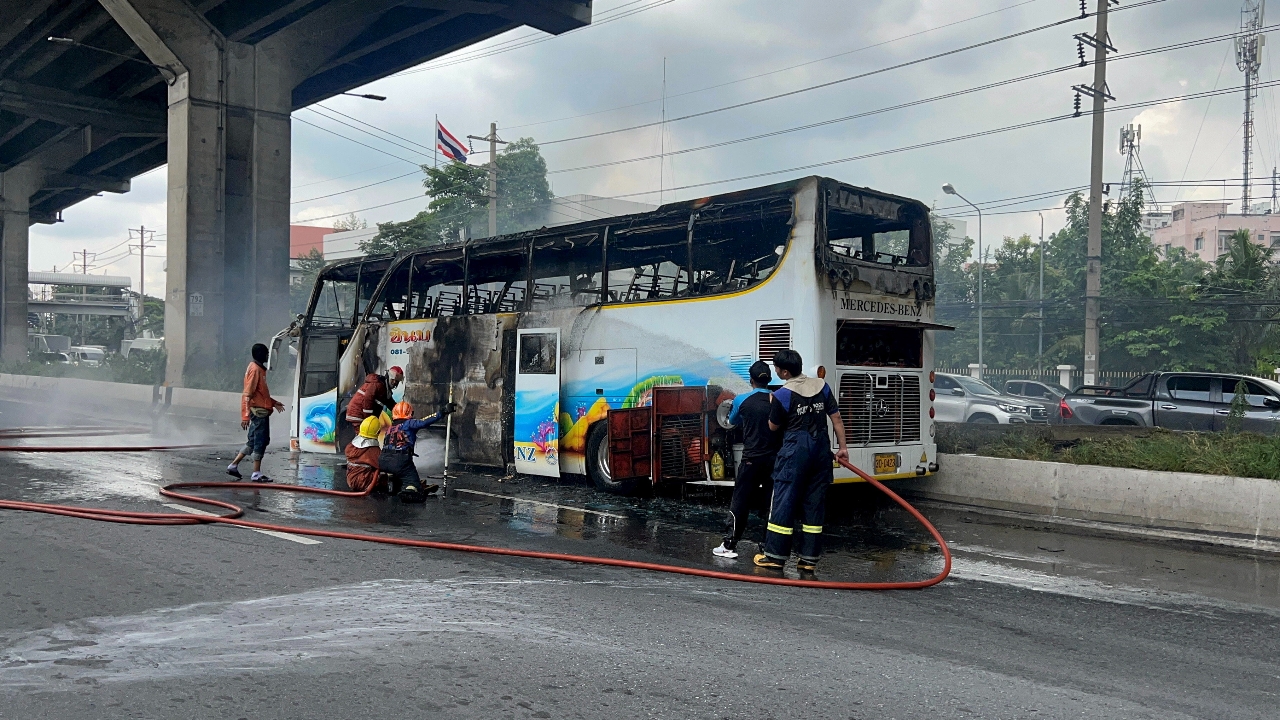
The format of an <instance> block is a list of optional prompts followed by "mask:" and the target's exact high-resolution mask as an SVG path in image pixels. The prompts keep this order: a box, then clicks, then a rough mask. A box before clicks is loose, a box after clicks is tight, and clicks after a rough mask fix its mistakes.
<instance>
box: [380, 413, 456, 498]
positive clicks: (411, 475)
mask: <svg viewBox="0 0 1280 720" xmlns="http://www.w3.org/2000/svg"><path fill="white" fill-rule="evenodd" d="M456 409H457V405H455V404H453V403H447V404H445V405H442V406H441V407H440V410H439V412H437V413H435V414H434V415H431V416H430V417H425V418H422V419H421V420H417V419H415V418H414V417H413V406H412V405H410V404H409V403H408V402H406V401H404V400H401V401H400V402H398V403H396V404H395V407H393V408H391V427H389V428H387V433H386V435H385V436H384V437H383V443H382V456H381V458H380V459H379V462H378V467H379V468H380V469H381V470H382V472H384V473H386V474H387V475H388V476H390V479H391V481H392V486H393V487H394V486H395V485H396V484H399V486H400V489H399V497H400V501H401V502H422V501H423V500H425V499H426V497H427V496H428V495H430V494H431V493H434V492H435V491H436V490H438V489H440V487H439V486H438V485H428V486H426V487H423V485H422V478H420V477H419V476H418V468H416V467H414V465H413V458H414V452H413V449H414V446H415V445H417V442H418V431H419V430H421V429H423V428H425V427H427V426H429V425H431V424H433V423H435V422H436V421H437V420H439V419H440V418H442V417H444V416H446V415H448V414H449V413H451V412H453V411H454V410H456Z"/></svg>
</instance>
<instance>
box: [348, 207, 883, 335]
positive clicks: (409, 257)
mask: <svg viewBox="0 0 1280 720" xmlns="http://www.w3.org/2000/svg"><path fill="white" fill-rule="evenodd" d="M821 197H822V196H821V193H820V194H819V198H820V200H819V202H821ZM779 201H782V202H785V204H786V210H785V212H786V213H787V214H788V217H787V219H786V221H785V225H787V226H788V227H789V228H791V229H790V230H789V231H788V232H787V233H786V234H785V235H783V236H781V237H779V238H778V239H777V241H776V243H777V244H776V245H775V247H777V246H781V247H782V248H783V252H782V254H781V255H780V256H779V257H778V260H777V261H776V262H775V263H774V264H773V265H772V266H771V267H770V268H769V269H768V271H767V272H766V273H763V274H762V276H761V277H760V278H759V279H757V280H755V281H754V282H753V284H752V285H751V286H749V287H748V288H744V289H739V288H733V287H726V285H728V283H727V282H722V283H719V284H717V285H716V287H717V289H716V290H713V291H709V292H708V291H704V292H699V293H695V292H693V289H694V288H695V287H696V286H697V283H694V282H693V276H694V273H695V272H697V270H696V267H695V263H696V257H697V255H696V252H697V234H696V233H697V228H698V226H699V223H700V222H703V223H706V222H715V221H716V219H714V218H722V217H733V216H736V215H743V214H744V213H734V212H733V210H734V208H740V207H748V206H754V207H755V208H757V209H758V210H759V211H760V216H761V217H762V218H765V217H773V216H777V217H780V216H781V215H782V214H783V212H782V211H778V210H776V209H775V208H773V207H771V206H775V205H778V204H780V203H779ZM797 202H799V194H798V188H796V187H795V186H789V187H788V188H787V190H786V191H785V194H784V193H782V192H778V191H775V192H774V193H768V194H762V195H760V196H758V197H752V198H750V199H741V198H732V199H728V200H726V201H725V202H720V203H717V202H715V201H714V200H712V201H710V202H708V201H705V200H703V201H691V202H689V203H687V204H686V205H685V206H684V207H681V208H677V209H670V210H665V211H663V210H661V209H659V210H655V211H653V212H652V213H644V214H637V215H633V216H629V217H628V216H623V217H622V218H608V219H607V221H604V222H599V223H575V224H573V225H565V226H558V227H555V228H546V229H543V230H539V231H534V232H529V233H519V234H515V235H510V236H505V237H501V236H500V237H498V238H483V239H481V240H480V241H475V240H470V239H468V240H465V241H463V242H462V243H455V244H450V245H442V246H437V247H431V248H419V249H415V250H410V251H405V252H404V253H403V254H401V255H397V256H395V257H392V258H390V260H391V263H390V265H389V266H388V267H387V268H386V270H385V271H383V274H382V278H381V279H380V281H379V283H378V286H377V287H376V289H375V290H374V293H373V297H372V298H370V302H369V304H368V305H366V306H365V307H363V308H360V309H359V310H358V313H357V322H368V321H369V320H370V319H371V318H370V317H369V310H370V308H372V307H374V306H376V305H377V302H378V299H379V298H380V297H381V296H382V295H383V294H385V292H386V285H387V283H388V281H389V279H390V278H392V277H394V275H395V272H396V271H397V270H398V269H399V266H400V264H401V263H404V262H410V263H415V260H416V259H417V258H420V257H423V256H437V255H443V254H445V253H450V252H455V253H456V252H459V251H461V255H462V258H461V260H462V265H463V286H462V287H463V292H464V296H463V297H464V298H466V297H467V295H466V294H465V293H469V292H470V288H471V282H472V278H471V273H470V264H471V258H472V256H473V254H474V253H475V252H476V251H477V250H478V249H479V248H481V247H487V246H489V245H490V244H501V243H503V242H511V243H512V244H515V243H516V242H518V243H519V252H520V253H521V254H522V255H523V263H524V274H523V277H524V280H525V288H526V291H525V296H524V300H523V302H522V305H521V307H520V308H519V309H518V310H517V311H516V312H530V311H531V309H532V306H533V292H532V291H531V288H532V287H533V282H534V277H533V276H534V263H533V260H534V258H533V253H534V244H535V243H536V241H537V240H538V239H542V238H564V237H572V236H579V235H583V234H587V233H596V234H599V235H601V239H602V242H601V252H600V274H601V283H600V285H601V287H600V292H599V296H598V300H597V301H596V302H592V303H588V304H585V305H572V306H566V307H581V308H588V307H601V306H608V307H621V306H627V305H644V304H647V303H657V302H669V301H672V300H687V299H712V298H716V297H721V296H729V295H734V294H736V293H738V292H743V291H745V290H750V289H752V288H754V287H757V286H759V285H760V284H763V283H764V282H766V281H768V280H769V279H770V278H771V277H772V276H773V274H774V273H775V272H777V270H778V268H779V267H780V266H781V265H782V261H783V259H784V258H785V257H786V253H787V252H788V251H789V250H790V248H791V245H792V243H793V241H794V239H795V238H794V228H795V225H796V218H797V214H798V213H797V207H796V203H797ZM815 209H817V208H815ZM713 211H715V215H714V218H710V217H709V213H712V212H713ZM677 218H679V220H677ZM673 221H676V222H673ZM677 223H679V224H677ZM673 225H674V226H675V227H679V226H680V225H683V226H684V232H685V238H684V243H683V245H684V252H683V257H681V258H678V259H677V258H672V259H670V260H668V261H669V262H672V264H675V265H676V266H677V267H679V268H681V270H683V272H684V274H685V278H686V279H687V280H688V282H687V283H686V287H685V288H684V289H683V290H679V289H677V290H675V294H674V295H673V296H671V297H659V298H646V299H642V300H634V301H631V302H625V301H621V300H611V299H610V296H609V290H610V289H611V287H612V286H611V285H610V283H609V265H610V258H609V256H610V250H611V248H612V246H614V244H615V243H617V242H618V241H619V240H620V237H625V236H626V235H629V234H631V233H632V232H639V231H644V230H649V229H652V231H653V232H658V231H659V229H660V228H662V227H663V226H673ZM522 235H523V236H524V237H521V236H522ZM816 235H817V233H815V241H816V240H817V238H816ZM511 251H512V252H513V253H514V252H516V249H515V248H512V250H511ZM384 257H385V256H384ZM899 267H901V266H899ZM416 274H417V267H416V263H415V264H413V265H411V269H410V278H409V282H410V286H409V287H410V294H412V288H413V285H412V283H413V279H414V276H415V275H416ZM357 288H358V285H357ZM359 302H360V299H359V296H358V290H357V304H359ZM469 306H470V303H469V302H463V303H462V305H461V308H460V310H461V312H459V313H458V314H460V315H461V314H477V313H471V312H470V307H469ZM409 314H410V315H411V316H412V315H413V314H414V313H413V312H412V311H411V312H410V313H409ZM479 314H493V313H479Z"/></svg>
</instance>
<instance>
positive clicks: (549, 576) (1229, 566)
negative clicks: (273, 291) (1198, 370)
mask: <svg viewBox="0 0 1280 720" xmlns="http://www.w3.org/2000/svg"><path fill="white" fill-rule="evenodd" d="M14 417H18V418H22V420H23V423H22V424H23V426H32V425H37V424H44V425H47V426H49V427H55V426H59V427H60V426H67V425H86V424H90V423H92V422H93V419H92V418H86V417H79V416H77V415H76V414H75V413H74V412H71V411H67V412H63V413H61V414H59V415H58V416H57V417H56V418H53V417H50V418H48V421H47V422H45V423H32V422H29V420H30V418H31V414H30V408H25V409H24V407H23V405H22V404H21V403H14V402H10V401H8V400H0V427H4V426H8V427H16V426H18V425H17V423H15V422H14V420H13V419H12V418H14ZM186 431H187V432H186V433H184V434H182V435H181V436H177V435H172V434H170V435H167V436H165V437H166V438H167V439H168V440H170V441H173V440H176V439H186V438H189V437H192V435H191V432H192V429H191V428H190V427H188V428H186ZM165 432H168V430H166V429H165V428H161V433H162V434H163V433H165ZM155 437H156V436H155V435H152V434H149V433H147V434H138V435H135V436H126V437H119V438H117V437H111V436H104V439H102V441H103V442H111V443H113V444H122V443H124V442H126V441H136V442H139V443H143V442H150V441H152V440H154V439H155ZM201 437H202V438H203V439H206V440H210V441H219V440H221V441H222V444H219V445H218V446H217V447H214V448H210V449H202V450H187V451H182V452H172V453H125V454H87V453H86V454H32V455H16V454H9V455H0V497H3V498H6V499H23V500H37V501H42V502H56V503H71V504H86V505H99V506H107V507H114V508H122V509H136V510H149V511H159V512H166V511H170V510H173V508H171V507H166V505H165V504H164V503H165V502H167V501H165V500H163V499H162V498H160V497H159V496H158V495H157V494H156V488H157V485H159V484H163V483H168V482H176V481H195V480H215V481H217V480H222V479H224V478H225V476H224V475H223V474H222V469H223V467H224V466H225V464H226V462H227V460H228V459H229V457H230V455H231V454H233V453H234V451H235V449H236V441H235V440H236V438H235V437H234V436H231V435H230V434H229V433H228V432H227V430H226V429H225V428H212V429H207V428H206V429H205V430H204V431H202V432H201ZM84 441H85V442H90V441H91V438H90V437H86V438H85V439H84ZM27 442H49V443H65V442H69V441H68V440H67V439H65V438H42V439H41V438H32V439H30V440H28V441H27ZM265 469H266V470H267V472H268V473H270V474H272V475H273V476H274V477H275V478H276V479H277V481H279V482H296V483H303V484H308V485H313V486H318V487H335V488H339V489H341V488H343V487H344V482H343V468H342V467H341V464H340V463H339V462H338V459H337V458H333V457H327V456H315V455H301V456H291V455H290V454H289V453H287V452H273V453H271V454H269V455H268V457H267V461H266V467H265ZM837 490H838V491H837V492H835V493H834V494H833V496H832V503H831V510H830V513H829V517H828V520H827V523H826V526H827V528H828V532H827V538H826V539H827V543H828V547H827V550H828V552H827V553H826V555H825V556H824V559H823V561H822V563H821V565H820V567H819V570H818V577H819V578H820V579H834V580H902V579H919V578H924V577H928V576H930V575H932V574H934V573H936V572H937V570H938V568H939V567H940V565H941V557H940V555H939V553H938V552H937V549H936V547H934V546H933V545H932V544H931V543H930V542H929V538H928V536H927V534H925V533H924V531H923V530H922V529H920V528H918V527H916V526H914V525H913V523H912V522H911V520H910V518H909V517H908V516H907V515H906V514H905V513H903V512H902V511H900V510H898V509H896V508H895V507H893V506H891V505H890V504H888V503H886V502H884V501H883V500H881V499H879V498H877V497H875V496H874V495H873V494H871V492H870V491H869V490H868V489H867V488H861V487H858V488H838V489H837ZM204 494H207V495H208V496H210V497H216V498H222V499H228V500H231V501H232V502H236V503H239V504H241V505H243V506H244V507H246V508H247V517H248V518H249V519H253V520H261V521H264V522H274V523H280V524H287V525H300V526H314V527H325V528H337V529H344V530H353V531H357V532H367V533H379V534H388V535H396V536H403V537H414V538H424V539H432V540H444V541H452V542H464V543H472V544H480V545H497V546H507V547H521V548H530V549H538V550H548V551H555V552H566V553H575V554H588V555H591V554H594V555H607V556H611V557H622V558H629V559H638V560H647V561H655V562H666V563H673V564H682V565H691V566H698V567H708V568H715V569H721V570H728V571H732V572H744V573H747V572H751V569H750V560H749V555H750V551H751V550H753V549H754V546H753V544H752V543H751V542H750V541H747V542H744V546H746V547H745V548H744V549H745V550H746V551H747V552H744V554H743V556H742V557H741V558H739V559H738V560H737V561H724V560H720V559H716V558H713V557H712V556H711V554H710V550H711V548H713V547H714V546H715V545H716V544H718V542H719V537H720V530H721V526H722V522H723V517H724V511H725V507H724V503H725V500H726V498H725V496H724V495H721V496H719V497H716V496H699V497H685V498H682V497H681V496H680V494H679V493H665V494H661V495H659V496H657V497H648V498H617V497H612V496H607V495H601V494H599V493H597V492H595V491H594V490H593V489H592V488H589V487H586V486H583V485H577V484H572V483H561V482H554V481H546V480H538V479H531V478H517V479H510V480H506V481H501V479H500V478H497V477H495V476H489V475H483V474H465V475H462V476H461V477H458V478H454V479H452V480H451V483H450V486H449V489H448V492H447V493H445V494H444V496H443V497H436V498H432V499H430V500H429V501H428V502H427V503H425V504H424V505H420V506H413V505H404V504H402V503H400V502H399V501H398V500H396V499H395V498H388V497H385V496H377V495H375V496H372V497H369V498H364V499H357V500H350V499H340V498H337V499H335V498H312V497H298V496H295V495H292V494H285V493H271V492H269V491H266V492H254V491H253V490H252V488H246V489H244V490H239V489H237V490H227V491H208V492H207V493H204ZM926 513H927V514H928V515H929V516H930V517H931V518H933V519H934V520H935V522H936V523H937V524H938V526H939V529H940V530H941V531H942V533H943V534H944V536H946V537H947V538H948V540H949V541H950V543H951V544H952V547H953V550H954V551H955V556H956V564H955V569H954V571H953V573H952V576H951V578H950V579H948V580H947V581H946V582H944V583H943V584H942V585H939V586H937V587H934V588H931V589H928V590H923V591H895V592H881V593H865V592H864V593H855V592H833V591H819V590H803V589H792V588H776V587H769V586H760V585H751V584H738V583H732V582H726V581H715V580H707V579H699V578H689V577H683V576H675V575H667V574H657V573H647V572H640V571H631V570H624V569H617V568H604V567H594V566H582V565H576V564H567V563H560V562H551V561H538V560H529V559H521V558H502V557H494V556H481V555H469V554H462V553H452V552H444V551H437V550H419V549H411V548H399V547H388V546H380V545H373V544H366V543H357V542H350V541H342V540H331V539H320V541H319V542H316V541H314V540H307V539H306V538H303V537H300V536H277V535H267V534H262V533H258V532H253V531H250V530H246V529H242V528H231V527H212V526H200V527H140V526H130V525H117V524H108V523H98V522H89V521H83V520H76V519H71V518H61V517H52V516H42V515H32V514H26V513H15V512H0V578H2V579H3V580H2V582H0V718H9V717H12V718H98V717H137V718H173V717H183V718H223V717H227V718H312V717H338V718H355V717H360V718H383V717H388V718H419V717H421V718H560V717H564V718H598V717H599V718H603V717H627V718H630V717H661V718H739V717H752V718H842V719H843V718H858V719H860V720H862V719H870V718H876V719H880V718H1025V717H1037V718H1067V717H1071V718H1081V717H1084V718H1274V717H1277V716H1280V662H1278V661H1277V658H1278V657H1280V653H1278V652H1277V651H1278V650H1280V639H1278V638H1280V633H1278V632H1277V629H1278V628H1280V560H1278V559H1277V558H1276V557H1275V556H1271V555H1265V554H1258V555H1250V554H1248V553H1242V552H1223V551H1207V550H1205V549H1203V548H1197V547H1193V546H1188V545H1174V544H1169V543H1160V542H1153V541H1132V540H1120V539H1111V538H1103V537H1096V536H1091V535H1087V534H1082V533H1081V532H1079V531H1072V532H1064V531H1063V530H1062V529H1057V528H1054V527H1052V526H1046V525H1040V524H1037V523H1030V522H1024V521H1016V520H1010V519H1002V518H992V517H986V516H982V515H977V514H974V513H968V512H963V511H959V510H956V509H951V508H941V507H929V508H927V509H926ZM762 529H763V528H762V526H761V524H760V522H759V520H758V519H757V518H754V517H753V518H752V527H751V529H750V531H749V532H748V538H758V537H759V536H760V534H761V532H762ZM787 572H788V573H792V572H793V570H792V569H788V570H787Z"/></svg>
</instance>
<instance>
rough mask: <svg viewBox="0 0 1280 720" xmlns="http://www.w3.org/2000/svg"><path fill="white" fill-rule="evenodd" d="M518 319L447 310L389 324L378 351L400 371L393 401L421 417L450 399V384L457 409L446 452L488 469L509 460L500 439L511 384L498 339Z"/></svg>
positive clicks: (507, 421) (505, 432)
mask: <svg viewBox="0 0 1280 720" xmlns="http://www.w3.org/2000/svg"><path fill="white" fill-rule="evenodd" d="M517 319H518V315H516V314H503V315H460V316H446V317H440V318H433V319H427V320H405V321H399V322H391V323H388V324H387V325H386V327H384V328H383V329H382V332H381V337H380V341H379V345H380V353H379V354H380V356H381V357H382V358H383V362H384V364H385V366H386V367H391V366H395V365H398V366H400V367H401V368H403V370H404V372H405V381H404V384H403V385H401V387H399V388H397V389H396V390H395V393H394V396H395V399H396V400H408V401H409V402H410V403H411V404H412V405H413V406H414V408H415V410H416V413H417V415H418V417H426V416H427V415H430V414H431V413H434V412H436V410H437V409H438V408H439V406H440V405H442V404H444V403H445V402H447V401H448V399H449V388H450V384H451V383H452V386H453V401H454V402H455V403H457V404H458V412H457V413H456V414H455V415H454V416H453V442H452V447H451V449H450V453H451V455H452V457H453V458H455V459H456V460H458V461H460V462H463V463H467V464H471V465H484V466H489V467H504V466H505V465H506V463H507V460H508V455H509V449H508V448H506V447H505V445H504V443H503V439H504V438H506V437H509V436H510V435H509V428H508V427H507V425H509V424H510V422H511V418H510V417H509V416H508V415H509V413H508V412H506V408H507V405H508V404H509V398H508V397H507V395H508V394H509V393H510V392H511V388H509V387H508V384H509V381H508V378H507V367H506V365H505V364H504V358H505V357H506V355H508V354H509V353H504V351H503V350H504V348H503V342H504V335H506V334H507V333H508V332H510V331H512V330H514V328H515V326H516V323H517ZM442 425H443V423H442ZM441 429H443V428H441Z"/></svg>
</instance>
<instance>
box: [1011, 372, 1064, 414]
mask: <svg viewBox="0 0 1280 720" xmlns="http://www.w3.org/2000/svg"><path fill="white" fill-rule="evenodd" d="M1069 392H1071V391H1070V390H1068V389H1067V388H1064V387H1062V386H1061V385H1059V384H1058V383H1055V382H1045V381H1044V380H1006V381H1005V383H1004V394H1005V395H1011V396H1013V397H1016V398H1022V399H1023V400H1030V401H1031V402H1033V403H1038V404H1040V405H1041V406H1043V407H1044V410H1045V412H1046V413H1047V414H1048V416H1049V420H1050V422H1058V421H1059V416H1058V405H1059V403H1061V402H1062V398H1063V397H1064V396H1066V394H1067V393H1069Z"/></svg>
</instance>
